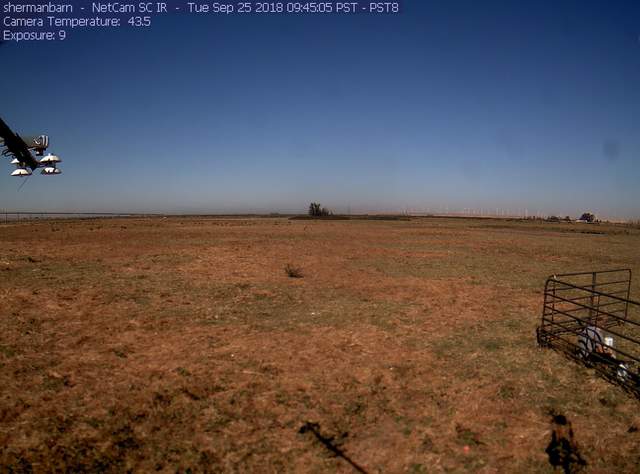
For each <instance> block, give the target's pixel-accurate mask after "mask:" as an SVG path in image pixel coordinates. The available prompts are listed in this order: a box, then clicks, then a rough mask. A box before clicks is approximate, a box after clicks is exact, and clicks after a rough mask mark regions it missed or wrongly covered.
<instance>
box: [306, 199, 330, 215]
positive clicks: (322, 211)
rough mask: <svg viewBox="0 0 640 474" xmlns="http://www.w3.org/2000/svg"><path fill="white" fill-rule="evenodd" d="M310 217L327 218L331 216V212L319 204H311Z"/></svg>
mask: <svg viewBox="0 0 640 474" xmlns="http://www.w3.org/2000/svg"><path fill="white" fill-rule="evenodd" d="M309 215H310V216H311V217H327V216H330V215H331V211H330V210H329V209H327V208H326V207H322V204H320V203H319V202H312V203H311V204H309Z"/></svg>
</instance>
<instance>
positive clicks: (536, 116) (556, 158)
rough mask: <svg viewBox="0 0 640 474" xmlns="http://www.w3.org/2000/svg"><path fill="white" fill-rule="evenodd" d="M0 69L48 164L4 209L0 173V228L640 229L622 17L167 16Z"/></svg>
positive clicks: (460, 6) (542, 6)
mask: <svg viewBox="0 0 640 474" xmlns="http://www.w3.org/2000/svg"><path fill="white" fill-rule="evenodd" d="M0 61H1V62H2V65H3V69H2V74H1V76H0V81H1V82H0V84H1V85H2V90H3V92H4V94H3V96H4V97H3V99H2V102H1V104H0V116H2V118H3V119H4V120H5V121H6V122H7V123H9V124H10V125H11V126H12V127H14V128H15V129H16V130H18V131H19V132H24V133H25V134H26V133H40V132H46V133H48V134H49V135H50V136H51V144H52V146H51V149H52V151H54V152H57V153H58V154H59V155H60V156H61V157H62V158H63V160H64V163H63V172H64V174H63V175H61V176H59V177H45V176H40V175H38V176H34V177H32V178H30V180H29V181H28V182H27V183H26V184H25V186H24V187H23V188H22V189H21V190H20V191H18V186H19V184H20V183H19V182H18V179H15V178H11V177H9V176H8V175H9V172H10V171H11V166H10V165H9V164H8V162H6V163H4V164H2V165H1V166H2V168H3V169H4V171H2V172H1V173H0V208H7V209H15V210H50V211H52V210H59V211H61V210H70V211H103V212H106V211H132V212H133V211H139V212H152V211H153V212H249V211H264V212H267V211H295V210H304V209H305V208H306V206H307V204H308V203H309V202H310V201H312V200H316V201H320V202H322V203H323V204H325V205H326V206H328V207H330V208H333V209H335V210H337V211H344V210H347V209H348V208H349V207H350V208H351V210H352V211H354V212H356V211H360V212H364V211H394V210H405V209H411V210H423V211H424V210H431V211H439V210H446V209H449V210H454V209H456V210H462V209H465V208H473V209H477V210H479V209H484V210H485V212H486V211H487V210H491V211H495V209H496V208H499V209H503V210H507V209H509V210H510V211H512V212H516V211H520V212H522V210H524V209H527V212H528V213H529V214H535V213H536V212H542V213H545V214H554V213H558V214H563V215H564V214H571V215H576V214H577V213H579V212H581V211H583V210H594V211H596V212H597V213H599V214H600V215H603V216H607V217H632V218H640V186H639V185H638V184H639V183H640V2H638V1H628V2H625V1H585V0H582V1H565V0H556V1H536V2H516V1H483V2H478V1H456V0H452V1H446V2H445V1H429V0H406V1H405V2H404V11H403V13H402V14H400V15H395V16H365V15H358V16H349V17H323V16H302V17H301V16H262V17H260V16H251V17H246V16H245V17H241V16H226V17H222V16H206V17H203V16H188V15H185V14H174V15H169V16H166V17H164V18H159V17H156V18H155V19H154V25H153V26H152V27H151V28H150V29H146V30H133V29H128V28H127V29H122V30H120V31H85V32H73V33H72V34H71V35H70V37H69V39H67V40H66V41H64V42H56V43H51V44H43V43H31V44H27V43H23V44H20V45H17V46H16V45H15V44H6V43H5V44H3V45H2V47H0Z"/></svg>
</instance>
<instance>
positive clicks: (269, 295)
mask: <svg viewBox="0 0 640 474" xmlns="http://www.w3.org/2000/svg"><path fill="white" fill-rule="evenodd" d="M287 265H290V269H294V270H298V271H299V272H300V273H301V275H298V276H301V277H300V278H291V277H290V276H288V275H287V273H286V272H285V266H287ZM615 267H629V268H631V269H632V270H634V272H635V274H636V275H638V277H637V279H636V280H635V282H634V287H633V288H632V295H634V296H635V298H636V299H638V297H639V296H640V231H639V230H636V229H632V228H625V227H621V226H606V225H594V226H590V225H583V224H542V223H532V222H508V221H492V220H463V219H412V220H408V221H367V220H353V221H331V220H320V221H309V220H288V219H284V218H256V219H248V218H226V219H222V218H219V219H214V218H210V219H209V218H202V219H195V218H166V219H162V218H150V219H104V220H74V221H71V220H70V221H36V222H20V223H9V224H1V225H0V465H1V466H2V467H1V468H0V471H2V472H31V471H33V472H51V471H74V472H85V471H86V472H99V471H109V472H125V471H135V472H149V471H156V470H157V471H161V472H184V473H186V472H221V471H222V472H314V473H316V472H317V473H320V472H345V473H346V472H354V471H355V468H354V467H353V466H351V465H350V464H349V463H348V462H347V461H345V460H344V459H343V458H341V457H339V456H336V455H334V454H332V452H331V451H330V450H329V449H327V447H326V446H325V445H323V444H322V443H321V442H320V440H319V439H318V437H317V436H315V435H314V434H313V432H312V431H311V430H309V429H307V430H304V429H301V428H303V427H304V426H307V427H308V426H309V425H308V423H316V424H317V430H316V431H317V432H318V433H320V434H321V436H323V437H326V438H331V437H332V438H333V441H332V445H335V446H338V447H339V449H341V450H342V452H344V454H346V456H348V457H349V459H351V460H352V461H353V462H354V463H355V464H357V465H358V466H360V467H361V468H362V470H364V471H366V472H370V473H377V472H390V473H402V472H411V473H420V472H445V471H446V472H465V471H473V472H508V473H514V472H553V469H552V467H551V466H550V464H549V462H548V457H547V454H546V453H545V448H546V447H547V445H548V443H549V440H550V436H551V425H550V418H551V415H550V413H552V412H555V413H562V414H564V415H566V416H567V417H568V418H569V420H570V421H571V422H572V424H573V429H574V432H575V437H576V439H577V442H578V444H579V447H580V449H581V452H582V454H583V456H584V458H585V459H586V461H587V462H588V465H587V471H588V472H637V471H638V466H639V465H640V449H639V448H638V446H640V410H639V408H640V401H638V400H637V399H635V398H632V397H630V396H629V395H627V394H626V393H625V392H623V391H622V390H621V389H619V388H617V387H615V386H613V385H611V384H609V383H608V382H606V381H604V380H602V379H600V378H598V377H597V376H595V375H594V373H593V371H591V370H589V369H586V368H583V367H581V366H578V365H577V364H575V363H573V362H570V361H568V360H567V359H566V358H564V357H563V356H561V355H559V354H557V353H555V352H553V351H551V350H543V349H538V348H537V347H536V341H535V328H536V325H537V324H538V321H539V318H540V312H541V306H542V288H543V284H544V280H545V278H546V277H547V276H548V275H550V274H553V273H556V272H559V273H561V272H569V271H580V270H591V269H606V268H615ZM314 426H315V425H314Z"/></svg>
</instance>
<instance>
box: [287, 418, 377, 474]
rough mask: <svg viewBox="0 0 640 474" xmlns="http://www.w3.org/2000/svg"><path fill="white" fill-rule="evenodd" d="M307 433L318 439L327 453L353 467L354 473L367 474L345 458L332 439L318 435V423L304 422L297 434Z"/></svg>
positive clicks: (349, 459)
mask: <svg viewBox="0 0 640 474" xmlns="http://www.w3.org/2000/svg"><path fill="white" fill-rule="evenodd" d="M309 431H310V432H311V433H313V435H314V436H315V437H316V438H317V439H318V441H320V442H321V443H322V444H323V445H324V447H325V448H327V449H328V450H329V451H331V452H332V453H333V454H335V455H336V456H337V457H339V458H342V459H344V460H345V461H347V462H348V463H349V464H350V465H351V467H353V468H354V469H355V470H356V471H358V472H360V473H362V474H367V471H365V470H364V469H363V468H362V467H360V466H359V465H358V464H356V463H355V462H354V461H353V460H352V459H351V458H349V456H347V455H346V454H345V453H344V451H342V450H341V449H340V448H339V447H338V446H336V445H335V444H334V443H333V438H325V437H324V436H322V434H321V433H320V425H319V424H318V423H310V422H306V423H305V424H304V425H302V427H301V428H300V431H299V433H300V434H304V433H307V432H309Z"/></svg>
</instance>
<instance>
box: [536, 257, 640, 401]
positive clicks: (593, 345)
mask: <svg viewBox="0 0 640 474" xmlns="http://www.w3.org/2000/svg"><path fill="white" fill-rule="evenodd" d="M630 291H631V270H629V269H621V270H606V271H598V272H585V273H567V274H563V275H553V276H551V277H549V278H548V279H547V281H546V283H545V287H544V306H543V309H542V322H541V324H540V326H539V327H538V329H537V338H538V344H539V345H540V346H542V347H550V348H553V349H556V350H559V351H561V352H563V353H564V354H566V355H568V356H569V357H571V358H572V359H575V360H578V361H580V362H582V363H584V364H585V365H587V366H588V367H592V368H594V369H595V370H597V371H598V372H599V373H600V374H601V375H603V376H604V377H606V378H607V379H609V380H610V381H612V382H615V383H617V384H619V385H621V386H622V387H624V388H625V389H627V390H629V391H631V392H633V393H634V394H635V395H636V396H640V303H639V302H637V301H633V300H631V299H630V298H629V296H630V295H629V293H630Z"/></svg>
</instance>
